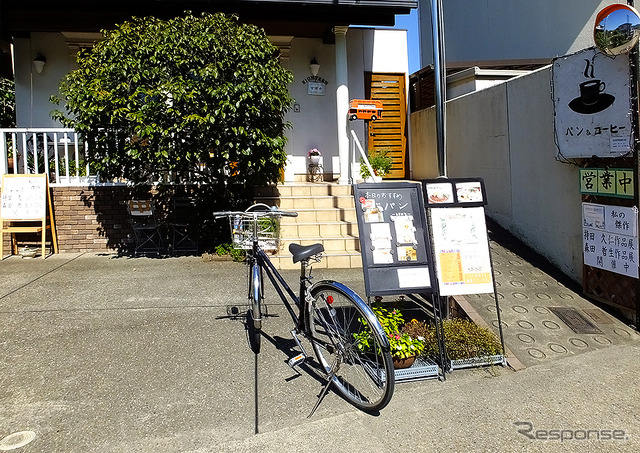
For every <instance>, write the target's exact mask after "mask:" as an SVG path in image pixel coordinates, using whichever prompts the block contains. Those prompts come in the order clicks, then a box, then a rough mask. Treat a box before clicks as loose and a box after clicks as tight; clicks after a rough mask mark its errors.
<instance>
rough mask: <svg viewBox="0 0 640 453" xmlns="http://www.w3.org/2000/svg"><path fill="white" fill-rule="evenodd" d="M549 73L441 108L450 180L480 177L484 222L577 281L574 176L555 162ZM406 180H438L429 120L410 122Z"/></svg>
mask: <svg viewBox="0 0 640 453" xmlns="http://www.w3.org/2000/svg"><path fill="white" fill-rule="evenodd" d="M550 77H551V73H550V67H546V68H543V69H541V70H539V71H536V72H534V73H532V74H530V75H526V76H521V77H518V78H515V79H511V80H510V81H508V82H505V83H502V84H500V85H496V86H493V87H490V88H487V89H485V90H482V91H478V92H476V93H471V94H468V95H465V96H462V97H460V98H457V99H454V100H451V101H448V102H447V106H446V112H447V164H448V166H447V167H448V172H447V174H448V175H449V177H452V178H454V177H481V178H483V179H484V181H485V185H486V189H487V201H488V204H487V207H486V209H487V214H488V215H489V216H490V217H491V218H493V219H494V220H496V221H497V222H498V223H499V224H500V225H502V226H503V227H504V228H506V229H508V230H510V231H511V232H512V233H513V234H515V235H516V236H517V237H519V238H520V239H522V240H523V241H524V242H525V243H527V244H528V245H529V246H531V247H532V248H533V249H535V250H536V251H538V252H539V253H541V254H542V255H543V256H545V257H546V258H547V259H549V261H551V262H552V263H553V264H554V265H555V266H557V267H558V268H559V269H560V270H561V271H563V272H564V273H565V274H567V275H568V276H570V277H571V278H572V279H574V280H576V281H578V282H580V281H581V280H582V239H581V210H580V209H581V208H580V207H581V196H580V193H579V184H578V169H577V168H576V167H575V166H571V165H568V164H563V163H560V162H558V161H557V160H556V159H555V157H556V154H557V148H556V145H555V142H554V130H553V103H552V98H551V79H550ZM410 121H411V131H412V146H411V153H412V157H413V165H414V166H413V177H414V178H415V179H423V178H432V177H435V176H437V157H436V151H435V149H436V142H435V112H434V110H433V109H429V110H423V111H420V112H417V113H413V114H411V118H410Z"/></svg>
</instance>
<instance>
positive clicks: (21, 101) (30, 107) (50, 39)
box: [14, 33, 73, 127]
mask: <svg viewBox="0 0 640 453" xmlns="http://www.w3.org/2000/svg"><path fill="white" fill-rule="evenodd" d="M38 52H40V53H41V54H42V55H43V56H44V57H46V59H47V62H46V64H45V66H44V70H43V71H42V73H41V74H38V73H37V72H36V71H35V69H34V67H33V60H34V58H36V56H37V55H38ZM14 54H15V81H16V121H17V125H18V126H19V127H60V126H61V125H60V123H58V122H56V121H53V120H52V119H51V117H50V113H51V111H52V110H54V109H56V108H59V107H57V106H55V105H53V104H51V102H49V98H50V97H51V96H52V95H55V94H58V87H59V84H60V80H61V79H62V77H64V75H65V74H67V73H68V72H69V71H70V70H71V65H72V63H73V59H72V57H71V56H70V53H69V47H68V46H67V44H66V41H65V38H64V36H62V34H60V33H32V34H31V39H22V38H17V39H14ZM32 88H33V91H32V90H31V89H32Z"/></svg>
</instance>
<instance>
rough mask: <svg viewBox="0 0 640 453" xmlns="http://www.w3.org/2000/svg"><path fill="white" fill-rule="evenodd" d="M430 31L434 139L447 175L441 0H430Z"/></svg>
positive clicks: (442, 170)
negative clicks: (434, 111)
mask: <svg viewBox="0 0 640 453" xmlns="http://www.w3.org/2000/svg"><path fill="white" fill-rule="evenodd" d="M431 32H432V36H433V70H434V72H435V91H436V92H435V95H436V140H437V145H438V172H439V175H440V176H445V177H446V176H447V151H446V140H445V131H446V121H445V100H446V99H445V97H446V96H445V95H446V93H444V92H443V90H446V85H445V71H444V68H443V67H442V66H443V64H444V61H445V59H444V27H443V23H442V0H431Z"/></svg>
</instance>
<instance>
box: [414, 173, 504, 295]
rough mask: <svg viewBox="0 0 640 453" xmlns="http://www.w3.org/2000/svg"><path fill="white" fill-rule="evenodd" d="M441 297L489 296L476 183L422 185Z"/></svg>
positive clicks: (481, 189) (481, 198) (486, 240)
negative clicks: (427, 210)
mask: <svg viewBox="0 0 640 453" xmlns="http://www.w3.org/2000/svg"><path fill="white" fill-rule="evenodd" d="M423 188H424V192H425V199H426V200H427V207H428V208H429V217H430V220H431V237H432V240H433V248H434V255H435V262H436V266H435V267H436V272H437V276H438V288H439V293H440V295H441V296H453V295H464V294H483V293H493V292H494V286H493V272H492V268H491V256H490V251H489V238H488V236H487V227H486V222H485V218H484V207H483V205H484V204H486V197H485V190H484V184H483V181H482V180H480V179H435V180H425V181H423Z"/></svg>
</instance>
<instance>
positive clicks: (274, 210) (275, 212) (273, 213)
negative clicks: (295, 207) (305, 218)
mask: <svg viewBox="0 0 640 453" xmlns="http://www.w3.org/2000/svg"><path fill="white" fill-rule="evenodd" d="M256 206H257V207H261V208H267V209H268V210H267V211H252V210H251V209H253V208H255V207H256ZM213 216H214V218H216V219H219V218H222V217H228V216H241V217H245V218H250V219H251V218H254V217H277V216H281V217H298V213H297V212H295V211H281V210H280V209H278V207H277V206H271V207H269V206H267V205H266V204H264V203H256V204H254V205H252V206H249V207H248V208H247V209H246V210H245V211H215V212H214V213H213Z"/></svg>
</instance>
